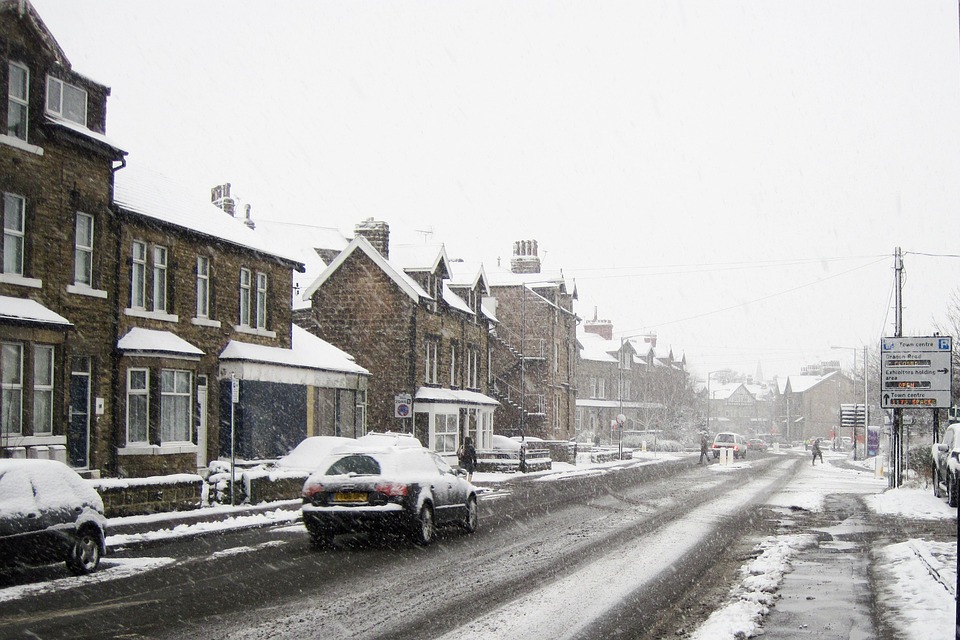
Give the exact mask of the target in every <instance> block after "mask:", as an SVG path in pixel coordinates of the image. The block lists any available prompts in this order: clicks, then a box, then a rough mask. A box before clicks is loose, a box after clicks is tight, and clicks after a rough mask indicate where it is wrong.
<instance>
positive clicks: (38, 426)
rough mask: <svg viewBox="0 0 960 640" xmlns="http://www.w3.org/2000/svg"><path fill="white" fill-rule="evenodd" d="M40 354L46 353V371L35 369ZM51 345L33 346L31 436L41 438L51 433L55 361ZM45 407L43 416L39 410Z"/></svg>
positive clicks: (38, 362) (39, 359)
mask: <svg viewBox="0 0 960 640" xmlns="http://www.w3.org/2000/svg"><path fill="white" fill-rule="evenodd" d="M41 353H46V354H47V356H46V360H45V361H46V362H47V363H49V366H48V368H47V370H46V371H43V370H40V369H38V368H37V365H38V364H40V363H41V361H42V359H41V357H40V354H41ZM55 356H56V353H55V352H54V348H53V345H49V344H35V345H33V435H35V436H43V435H50V434H52V433H53V384H54V380H55V379H56V378H55V376H54V367H55V366H56V360H54V357H55ZM44 406H45V407H46V412H45V414H44V412H43V411H41V409H43V407H44Z"/></svg>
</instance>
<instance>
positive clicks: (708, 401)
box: [707, 369, 724, 434]
mask: <svg viewBox="0 0 960 640" xmlns="http://www.w3.org/2000/svg"><path fill="white" fill-rule="evenodd" d="M721 371H724V369H719V370H717V371H707V433H708V434H710V433H712V431H710V376H712V375H713V374H715V373H720V372H721Z"/></svg>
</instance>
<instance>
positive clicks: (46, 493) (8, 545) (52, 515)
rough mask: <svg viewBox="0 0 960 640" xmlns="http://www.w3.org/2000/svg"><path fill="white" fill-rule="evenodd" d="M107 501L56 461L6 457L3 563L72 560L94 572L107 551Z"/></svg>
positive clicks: (0, 511)
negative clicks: (105, 507)
mask: <svg viewBox="0 0 960 640" xmlns="http://www.w3.org/2000/svg"><path fill="white" fill-rule="evenodd" d="M106 523H107V521H106V518H105V517H104V515H103V500H101V498H100V495H99V494H98V493H97V492H96V490H95V489H94V488H93V487H91V486H90V485H89V484H87V483H86V482H85V481H84V480H83V479H82V478H81V477H80V476H79V475H77V473H76V472H75V471H74V470H73V469H71V468H70V467H68V466H67V465H65V464H63V463H62V462H57V461H55V460H0V567H3V568H10V567H17V566H24V565H40V564H48V563H51V562H61V561H62V562H66V564H67V568H68V569H69V570H70V571H71V572H73V573H75V574H77V575H80V574H84V573H90V572H91V571H94V570H95V569H96V568H97V567H98V566H99V564H100V558H101V557H102V556H103V554H104V552H105V551H106V546H105V543H104V531H105V530H106Z"/></svg>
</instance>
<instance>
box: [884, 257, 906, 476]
mask: <svg viewBox="0 0 960 640" xmlns="http://www.w3.org/2000/svg"><path fill="white" fill-rule="evenodd" d="M893 271H894V287H893V288H894V306H895V308H894V325H893V335H894V337H896V338H902V337H903V253H902V252H901V251H900V247H897V249H896V253H895V254H894V259H893ZM902 427H903V409H900V408H896V409H894V410H893V433H892V434H891V436H892V437H891V440H892V442H891V446H890V456H891V459H890V480H889V482H888V485H889V486H890V487H891V488H893V489H896V488H898V487H899V486H900V485H901V484H902V482H903V432H902Z"/></svg>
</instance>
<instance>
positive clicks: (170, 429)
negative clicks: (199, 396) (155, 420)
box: [160, 369, 193, 444]
mask: <svg viewBox="0 0 960 640" xmlns="http://www.w3.org/2000/svg"><path fill="white" fill-rule="evenodd" d="M171 381H172V383H173V385H172V388H170V387H169V386H168V385H169V383H170V382H171ZM184 401H185V402H186V405H185V406H181V405H182V403H183V402H184ZM171 421H172V422H171ZM178 436H183V437H178ZM192 438H193V372H192V371H188V370H186V369H161V370H160V442H161V443H162V444H166V443H168V442H180V443H185V444H186V443H192V442H191V441H192Z"/></svg>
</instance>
